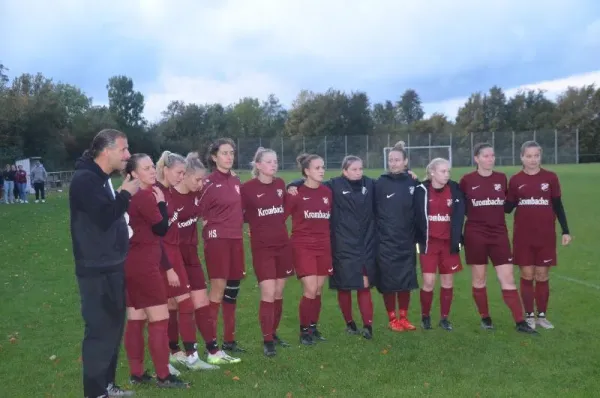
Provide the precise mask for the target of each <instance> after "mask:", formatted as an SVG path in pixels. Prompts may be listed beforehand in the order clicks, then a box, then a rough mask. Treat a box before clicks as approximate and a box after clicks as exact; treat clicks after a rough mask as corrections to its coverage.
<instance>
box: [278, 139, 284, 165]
mask: <svg viewBox="0 0 600 398" xmlns="http://www.w3.org/2000/svg"><path fill="white" fill-rule="evenodd" d="M279 140H280V141H281V166H282V167H281V169H282V170H285V159H284V158H283V137H279Z"/></svg>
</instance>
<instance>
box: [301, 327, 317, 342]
mask: <svg viewBox="0 0 600 398" xmlns="http://www.w3.org/2000/svg"><path fill="white" fill-rule="evenodd" d="M300 344H302V345H313V344H315V341H314V339H313V336H312V334H311V333H310V329H309V328H303V327H301V328H300Z"/></svg>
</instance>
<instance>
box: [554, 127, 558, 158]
mask: <svg viewBox="0 0 600 398" xmlns="http://www.w3.org/2000/svg"><path fill="white" fill-rule="evenodd" d="M554 164H558V132H557V131H556V129H554Z"/></svg>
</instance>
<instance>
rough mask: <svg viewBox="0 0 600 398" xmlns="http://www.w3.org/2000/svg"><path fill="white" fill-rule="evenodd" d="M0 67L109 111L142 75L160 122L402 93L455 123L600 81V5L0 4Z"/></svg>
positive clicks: (151, 115) (519, 1)
mask: <svg viewBox="0 0 600 398" xmlns="http://www.w3.org/2000/svg"><path fill="white" fill-rule="evenodd" d="M0 62H2V63H4V64H5V66H6V67H8V68H9V69H10V72H9V74H10V75H11V76H14V75H16V74H20V73H23V72H29V73H36V72H42V73H44V74H45V75H47V76H50V77H53V78H54V79H55V80H60V81H64V82H69V83H72V84H76V85H78V86H80V87H81V88H83V89H84V90H85V91H86V92H87V93H88V95H90V96H92V97H94V101H95V102H96V103H106V102H107V98H106V89H105V86H106V82H107V81H108V78H109V77H110V76H112V75H115V74H125V75H128V76H130V77H132V78H133V79H134V83H135V85H136V88H137V89H138V90H140V91H142V93H143V94H144V95H145V97H146V112H145V116H146V117H147V118H148V119H150V120H155V119H156V118H157V117H158V116H159V115H160V112H161V111H162V110H163V109H164V108H165V107H166V105H167V104H168V103H169V102H170V101H171V100H183V101H185V102H197V103H206V102H221V103H224V104H228V103H232V102H236V101H237V100H238V99H239V98H241V97H244V96H252V97H258V98H260V99H266V98H267V96H268V95H269V94H270V93H274V94H276V95H277V96H278V97H279V98H280V100H281V101H282V102H283V103H284V104H285V105H290V104H291V102H292V101H293V99H294V98H295V96H296V95H297V94H298V92H299V90H301V89H310V90H313V91H324V90H327V89H328V88H329V87H334V88H338V89H341V90H346V91H351V90H362V91H366V92H367V93H368V94H369V96H370V98H371V101H372V102H373V103H375V102H379V101H383V100H386V99H390V100H394V101H395V100H397V99H398V97H399V96H400V95H401V94H402V92H403V91H404V90H406V89H407V88H414V89H416V90H417V91H418V93H419V94H420V95H421V99H422V100H423V102H424V105H425V111H426V112H427V113H428V114H430V113H433V112H442V113H445V114H447V115H448V116H450V117H451V118H452V119H453V118H454V117H455V116H456V110H457V108H458V106H460V105H462V103H463V102H464V100H465V97H467V96H468V95H469V94H470V93H471V92H474V91H481V90H487V89H489V87H491V86H492V85H494V84H497V85H499V86H501V87H503V88H504V89H505V90H507V91H508V93H509V94H514V93H515V92H516V90H517V89H518V88H519V87H524V86H526V87H528V88H538V87H540V88H543V89H545V90H547V91H548V95H549V96H550V97H553V96H555V95H556V94H557V93H558V92H560V91H562V90H564V89H565V88H566V87H567V86H569V85H575V86H581V85H583V84H591V83H596V84H600V2H599V1H598V0H572V1H566V0H545V1H542V0H499V1H494V2H486V1H480V0H452V1H448V0H421V1H418V0H403V1H398V0H370V1H365V0H296V1H292V0H229V1H227V0H196V1H194V0H172V1H169V0H102V1H94V0H53V1H44V0H0Z"/></svg>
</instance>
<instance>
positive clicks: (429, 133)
mask: <svg viewBox="0 0 600 398" xmlns="http://www.w3.org/2000/svg"><path fill="white" fill-rule="evenodd" d="M428 135H429V137H428V139H429V161H428V162H427V163H429V162H431V133H428Z"/></svg>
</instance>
